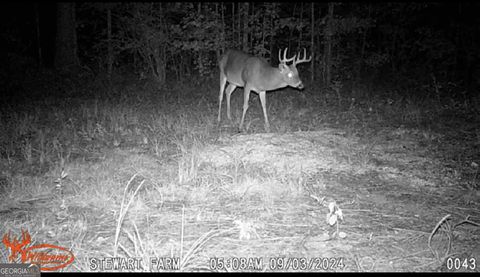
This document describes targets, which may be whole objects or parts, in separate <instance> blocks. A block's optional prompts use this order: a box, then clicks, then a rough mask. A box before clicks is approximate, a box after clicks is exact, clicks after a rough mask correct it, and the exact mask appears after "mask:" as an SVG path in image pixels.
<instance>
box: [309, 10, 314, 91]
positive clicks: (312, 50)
mask: <svg viewBox="0 0 480 277" xmlns="http://www.w3.org/2000/svg"><path fill="white" fill-rule="evenodd" d="M314 8H315V2H312V23H311V25H312V30H311V33H310V43H311V49H310V51H311V53H312V56H313V59H312V62H311V63H310V81H311V82H312V83H313V81H314V79H315V44H314V42H315V41H314V34H315V12H314V11H315V10H314Z"/></svg>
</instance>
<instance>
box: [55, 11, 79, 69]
mask: <svg viewBox="0 0 480 277" xmlns="http://www.w3.org/2000/svg"><path fill="white" fill-rule="evenodd" d="M75 27H76V23H75V3H57V35H56V38H55V68H57V69H58V70H60V71H66V72H68V71H70V70H73V71H75V70H77V69H78V66H79V64H80V63H79V60H78V54H77V33H76V28H75Z"/></svg>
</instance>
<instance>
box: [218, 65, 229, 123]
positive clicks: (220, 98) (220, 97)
mask: <svg viewBox="0 0 480 277" xmlns="http://www.w3.org/2000/svg"><path fill="white" fill-rule="evenodd" d="M226 83H227V76H225V75H224V74H222V73H220V94H219V95H218V119H217V121H218V122H220V116H221V114H222V101H223V90H224V89H225V84H226Z"/></svg>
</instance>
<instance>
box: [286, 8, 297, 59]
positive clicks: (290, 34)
mask: <svg viewBox="0 0 480 277" xmlns="http://www.w3.org/2000/svg"><path fill="white" fill-rule="evenodd" d="M296 7H297V4H296V3H295V4H294V5H293V12H292V18H295V9H296ZM289 29H290V33H289V35H288V48H290V47H291V42H292V35H293V28H289ZM290 51H291V50H290Z"/></svg>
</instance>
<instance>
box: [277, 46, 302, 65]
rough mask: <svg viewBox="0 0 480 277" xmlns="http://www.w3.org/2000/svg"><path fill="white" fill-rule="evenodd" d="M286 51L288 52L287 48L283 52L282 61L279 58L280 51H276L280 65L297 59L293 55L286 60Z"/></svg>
mask: <svg viewBox="0 0 480 277" xmlns="http://www.w3.org/2000/svg"><path fill="white" fill-rule="evenodd" d="M287 51H288V47H287V48H285V51H283V59H282V58H281V57H280V52H281V50H279V51H278V60H279V61H280V63H285V64H286V63H287V62H291V61H294V60H295V58H296V57H297V55H295V56H293V57H292V58H290V59H288V58H287Z"/></svg>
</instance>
